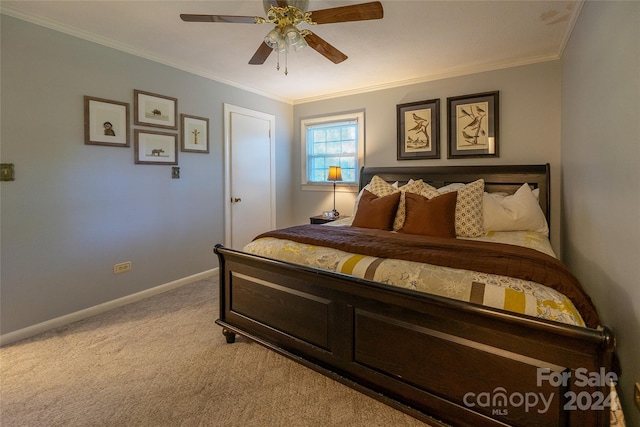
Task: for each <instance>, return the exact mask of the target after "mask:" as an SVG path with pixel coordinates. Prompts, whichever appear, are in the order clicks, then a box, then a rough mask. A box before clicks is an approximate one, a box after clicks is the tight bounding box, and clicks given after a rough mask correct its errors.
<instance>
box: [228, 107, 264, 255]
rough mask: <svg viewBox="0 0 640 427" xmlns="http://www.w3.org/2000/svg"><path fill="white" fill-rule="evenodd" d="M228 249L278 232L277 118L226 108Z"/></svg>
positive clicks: (240, 246)
mask: <svg viewBox="0 0 640 427" xmlns="http://www.w3.org/2000/svg"><path fill="white" fill-rule="evenodd" d="M224 119H225V130H224V131H225V157H226V158H225V183H226V185H225V199H226V202H225V207H226V209H225V212H226V216H225V246H226V247H229V248H232V249H242V248H243V247H244V245H246V244H247V243H249V242H251V240H252V239H253V238H254V237H255V236H257V235H258V234H260V233H262V232H265V231H268V230H271V229H273V228H275V158H274V153H275V149H274V138H273V133H274V132H273V130H274V128H275V116H273V115H270V114H265V113H261V112H258V111H252V110H248V109H246V108H242V107H236V106H233V105H229V104H225V105H224Z"/></svg>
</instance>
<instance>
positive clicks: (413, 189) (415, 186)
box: [393, 179, 424, 231]
mask: <svg viewBox="0 0 640 427" xmlns="http://www.w3.org/2000/svg"><path fill="white" fill-rule="evenodd" d="M423 186H424V182H422V180H421V179H418V180H416V181H413V180H411V181H409V182H408V183H407V184H405V185H403V186H402V187H400V188H399V189H398V190H400V192H401V193H400V203H398V212H396V219H395V220H394V221H393V231H398V230H400V229H401V228H402V226H403V225H404V219H405V217H406V215H407V208H406V199H405V193H413V194H420V192H421V191H422V187H423Z"/></svg>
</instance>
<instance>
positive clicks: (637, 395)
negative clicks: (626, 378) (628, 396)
mask: <svg viewBox="0 0 640 427" xmlns="http://www.w3.org/2000/svg"><path fill="white" fill-rule="evenodd" d="M633 401H634V402H636V406H637V407H638V409H640V383H636V388H634V389H633Z"/></svg>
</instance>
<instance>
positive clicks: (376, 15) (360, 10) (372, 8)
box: [311, 1, 384, 24]
mask: <svg viewBox="0 0 640 427" xmlns="http://www.w3.org/2000/svg"><path fill="white" fill-rule="evenodd" d="M383 16H384V11H383V10H382V3H380V2H379V1H374V2H370V3H362V4H354V5H352V6H341V7H333V8H330V9H321V10H314V11H313V12H311V20H312V21H313V22H315V23H316V24H333V23H336V22H349V21H366V20H369V19H382V17H383Z"/></svg>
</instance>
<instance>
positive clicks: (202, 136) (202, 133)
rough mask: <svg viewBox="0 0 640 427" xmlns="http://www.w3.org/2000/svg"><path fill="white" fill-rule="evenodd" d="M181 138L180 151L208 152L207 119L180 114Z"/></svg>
mask: <svg viewBox="0 0 640 427" xmlns="http://www.w3.org/2000/svg"><path fill="white" fill-rule="evenodd" d="M180 118H181V122H182V138H181V141H182V142H181V144H180V151H186V152H191V153H208V152H209V119H207V118H206V117H197V116H189V115H187V114H180Z"/></svg>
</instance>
